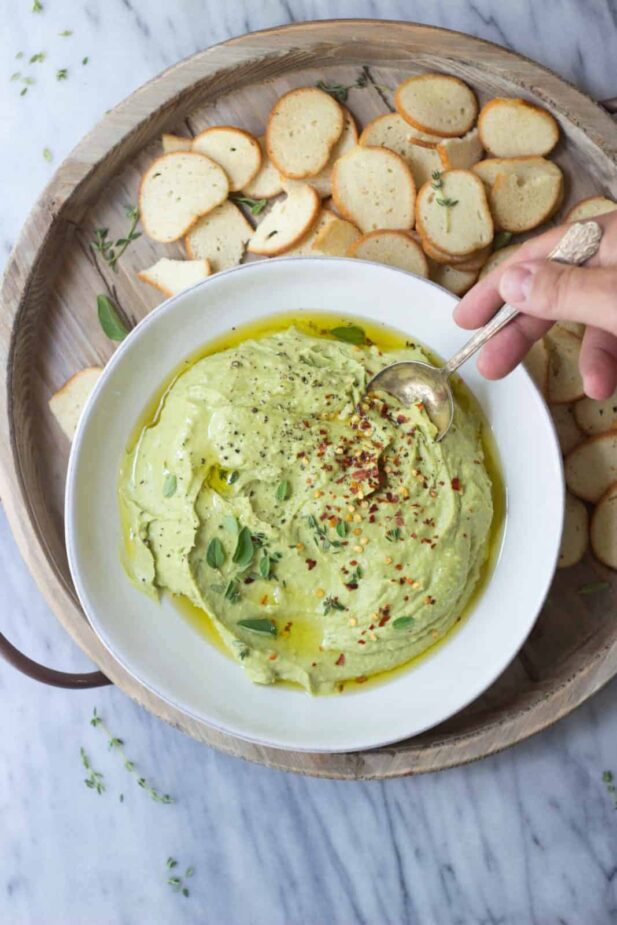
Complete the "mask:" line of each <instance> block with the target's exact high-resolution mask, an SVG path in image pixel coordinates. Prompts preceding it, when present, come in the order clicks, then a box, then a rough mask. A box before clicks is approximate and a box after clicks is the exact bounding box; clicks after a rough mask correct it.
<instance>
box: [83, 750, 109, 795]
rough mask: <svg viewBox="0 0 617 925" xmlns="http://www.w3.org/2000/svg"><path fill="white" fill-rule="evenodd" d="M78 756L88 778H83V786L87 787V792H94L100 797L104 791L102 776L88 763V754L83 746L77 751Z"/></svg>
mask: <svg viewBox="0 0 617 925" xmlns="http://www.w3.org/2000/svg"><path fill="white" fill-rule="evenodd" d="M79 754H80V755H81V763H82V764H83V766H84V768H85V769H86V771H87V772H88V776H87V777H86V778H84V784H85V785H86V787H88V789H89V790H96V792H97V793H98V794H99V796H100V795H101V794H102V793H104V791H105V790H106V787H105V784H104V782H103V775H102V774H101V772H100V771H95V770H94V768H93V767H92V764H91V763H90V759H89V757H88V754H87V752H86V750H85V748H83V746H82V747H81V748H80V749H79Z"/></svg>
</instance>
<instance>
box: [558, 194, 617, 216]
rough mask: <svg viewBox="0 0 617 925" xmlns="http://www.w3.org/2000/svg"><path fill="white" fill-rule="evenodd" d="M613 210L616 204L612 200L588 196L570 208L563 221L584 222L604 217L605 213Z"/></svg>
mask: <svg viewBox="0 0 617 925" xmlns="http://www.w3.org/2000/svg"><path fill="white" fill-rule="evenodd" d="M615 209H617V202H614V201H613V200H612V199H608V198H607V197H606V196H589V197H588V198H587V199H581V201H580V202H577V203H576V205H574V206H572V208H571V209H570V211H569V212H567V213H566V217H565V218H564V221H565V222H584V221H585V219H587V218H595V217H596V216H597V215H606V213H607V212H614V211H615Z"/></svg>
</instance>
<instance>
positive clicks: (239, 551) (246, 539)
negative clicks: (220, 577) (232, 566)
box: [233, 527, 255, 569]
mask: <svg viewBox="0 0 617 925" xmlns="http://www.w3.org/2000/svg"><path fill="white" fill-rule="evenodd" d="M254 552H255V546H254V544H253V538H252V536H251V531H250V530H249V528H248V527H242V529H241V530H240V533H239V534H238V542H237V544H236V548H235V550H234V554H233V561H234V562H235V563H236V565H237V566H239V568H241V569H243V568H246V567H247V566H248V565H250V564H251V560H252V558H253V554H254Z"/></svg>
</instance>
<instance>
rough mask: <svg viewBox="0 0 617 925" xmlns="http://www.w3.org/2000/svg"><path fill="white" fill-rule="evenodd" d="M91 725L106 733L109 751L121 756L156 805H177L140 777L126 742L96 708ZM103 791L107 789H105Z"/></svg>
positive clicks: (165, 794) (139, 785) (139, 784)
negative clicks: (125, 747)
mask: <svg viewBox="0 0 617 925" xmlns="http://www.w3.org/2000/svg"><path fill="white" fill-rule="evenodd" d="M90 725H91V726H94V728H99V729H101V730H102V731H103V732H104V733H105V735H106V736H107V744H108V747H109V750H110V751H115V752H117V753H118V754H119V755H120V757H121V758H122V760H123V761H124V767H125V769H126V770H127V771H128V772H129V773H130V774H132V775H133V777H134V778H135V780H136V781H137V786H138V787H141V789H142V790H145V791H146V793H147V794H148V796H149V797H150V798H151V799H152V800H154V802H155V803H175V800H174V798H173V797H171V796H170V795H169V794H168V793H161V792H160V791H159V790H157V788H156V787H153V786H152V784H151V783H150V782H149V781H148V780H147V778H145V777H142V776H141V775H140V773H139V771H138V770H137V768H136V767H135V762H134V761H131V760H130V759H129V758H128V757H127V755H126V752H125V751H124V740H123V739H119V738H118V737H117V736H114V735H113V734H112V733H111V731H110V729H109V727H108V725H107V723H106V722H105V720H104V719H103V717H102V716H100V715H99V714H98V713H97V710H96V707H95V708H94V710H93V711H92V717H91V719H90ZM83 760H84V753H83V749H82V761H83ZM84 767H86V764H85V762H84ZM95 773H96V772H95ZM86 786H91V785H90V784H88V782H87V781H86ZM103 789H105V788H104V787H103ZM97 792H98V793H100V791H99V790H98V789H97Z"/></svg>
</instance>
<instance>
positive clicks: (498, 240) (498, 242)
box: [493, 231, 512, 251]
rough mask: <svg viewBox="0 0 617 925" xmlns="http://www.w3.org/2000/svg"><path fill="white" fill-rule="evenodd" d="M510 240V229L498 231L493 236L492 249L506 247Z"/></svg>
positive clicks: (496, 249) (497, 249)
mask: <svg viewBox="0 0 617 925" xmlns="http://www.w3.org/2000/svg"><path fill="white" fill-rule="evenodd" d="M511 240H512V232H511V231H498V232H497V234H496V235H495V237H494V238H493V250H494V251H499V250H501V248H502V247H507V246H508V244H509V243H510V241H511Z"/></svg>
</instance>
